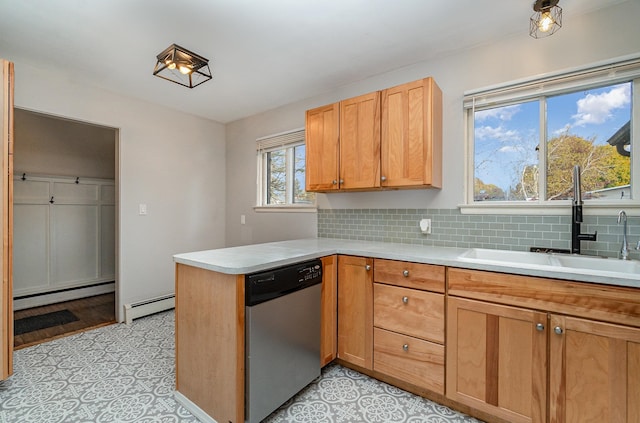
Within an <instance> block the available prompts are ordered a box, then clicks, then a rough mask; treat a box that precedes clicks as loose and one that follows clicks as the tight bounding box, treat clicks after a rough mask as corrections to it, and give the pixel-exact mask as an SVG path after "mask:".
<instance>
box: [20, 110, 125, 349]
mask: <svg viewBox="0 0 640 423" xmlns="http://www.w3.org/2000/svg"><path fill="white" fill-rule="evenodd" d="M14 139H15V147H14V201H13V203H14V226H13V228H14V244H13V247H14V250H13V263H14V265H13V299H14V301H13V304H14V330H15V334H14V345H15V347H16V348H19V347H20V346H23V347H24V346H28V345H33V344H36V343H39V342H43V341H45V340H49V339H53V338H57V337H60V336H65V335H68V334H71V333H76V332H78V331H82V330H86V329H87V328H92V327H97V326H101V325H104V324H110V323H113V322H115V319H116V316H115V311H116V289H117V281H116V279H117V278H116V275H117V270H116V269H117V263H116V233H117V230H116V227H117V226H116V220H117V219H116V214H117V213H116V210H117V204H116V202H117V191H118V190H117V186H118V185H117V146H118V142H117V141H118V130H117V129H115V128H109V127H105V126H100V125H95V124H91V123H86V122H79V121H75V120H71V119H67V118H61V117H57V116H51V115H47V114H43V113H38V112H33V111H29V110H23V109H18V108H16V109H15V114H14Z"/></svg>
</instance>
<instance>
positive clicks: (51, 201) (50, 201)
mask: <svg viewBox="0 0 640 423" xmlns="http://www.w3.org/2000/svg"><path fill="white" fill-rule="evenodd" d="M53 202H54V201H53V195H52V196H51V200H49V203H51V204H53Z"/></svg>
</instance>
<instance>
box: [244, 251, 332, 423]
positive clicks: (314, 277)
mask: <svg viewBox="0 0 640 423" xmlns="http://www.w3.org/2000/svg"><path fill="white" fill-rule="evenodd" d="M321 282H322V262H321V261H320V260H312V261H307V262H304V263H298V264H295V265H291V266H287V267H281V268H278V269H273V270H269V271H265V272H260V273H254V274H250V275H247V276H246V278H245V305H246V309H245V312H246V314H245V421H247V422H249V423H258V422H260V421H261V420H263V419H264V418H265V417H267V416H268V415H269V414H271V413H272V412H273V411H275V410H276V409H277V408H278V407H279V406H280V405H282V404H284V403H285V402H286V401H287V400H288V399H290V398H291V397H293V396H294V395H295V394H296V393H298V392H299V391H300V390H301V389H302V388H304V387H305V386H307V385H308V384H309V383H310V382H312V381H313V380H314V379H315V378H317V377H318V376H320V294H321V287H322V285H321V284H320V283H321Z"/></svg>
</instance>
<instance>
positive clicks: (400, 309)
mask: <svg viewBox="0 0 640 423" xmlns="http://www.w3.org/2000/svg"><path fill="white" fill-rule="evenodd" d="M373 310H374V312H373V325H374V326H377V327H380V328H384V329H388V330H392V331H394V332H399V333H403V334H405V335H410V336H415V337H418V338H422V339H427V340H429V341H433V342H439V343H444V319H445V316H444V295H442V294H436V293H433V292H425V291H419V290H417V289H408V288H401V287H397V286H390V285H384V284H380V283H375V284H373Z"/></svg>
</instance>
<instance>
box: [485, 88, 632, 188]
mask: <svg viewBox="0 0 640 423" xmlns="http://www.w3.org/2000/svg"><path fill="white" fill-rule="evenodd" d="M630 116H631V83H624V84H619V85H612V86H608V87H604V88H596V89H590V90H584V91H578V92H575V93H572V94H564V95H561V96H556V97H549V98H548V99H547V128H548V133H549V134H548V137H549V138H553V137H554V136H557V135H559V134H562V133H565V132H567V131H568V133H569V134H573V135H578V136H580V137H583V138H586V139H595V141H596V143H597V144H604V143H606V141H607V140H608V139H609V137H611V135H613V134H614V133H615V132H616V131H617V130H618V129H619V128H620V127H621V126H622V125H624V124H625V123H627V122H628V121H629V118H630ZM474 124H475V166H476V176H477V177H479V178H480V179H482V181H483V182H484V183H491V184H495V185H498V186H499V187H501V188H502V189H505V190H506V189H507V188H508V187H509V186H510V185H513V184H514V182H513V181H514V180H515V179H517V175H518V174H519V173H520V171H521V169H522V164H523V163H527V164H534V163H537V161H538V159H537V152H536V150H535V149H536V146H537V145H538V143H539V141H540V137H539V103H538V101H534V102H528V103H522V104H517V105H513V106H505V107H499V108H495V109H489V110H483V111H478V112H476V113H475V123H474Z"/></svg>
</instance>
